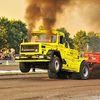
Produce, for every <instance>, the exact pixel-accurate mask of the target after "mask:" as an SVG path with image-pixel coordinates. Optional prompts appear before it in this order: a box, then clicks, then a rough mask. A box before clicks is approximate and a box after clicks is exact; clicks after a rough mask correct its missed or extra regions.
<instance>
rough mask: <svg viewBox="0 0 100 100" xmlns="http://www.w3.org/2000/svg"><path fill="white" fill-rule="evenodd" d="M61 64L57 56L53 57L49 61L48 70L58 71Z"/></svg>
mask: <svg viewBox="0 0 100 100" xmlns="http://www.w3.org/2000/svg"><path fill="white" fill-rule="evenodd" d="M60 67H61V64H60V60H59V58H58V57H53V59H52V60H51V62H50V63H49V70H50V72H52V73H58V72H59V70H60Z"/></svg>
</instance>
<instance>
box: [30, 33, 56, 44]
mask: <svg viewBox="0 0 100 100" xmlns="http://www.w3.org/2000/svg"><path fill="white" fill-rule="evenodd" d="M56 41H57V34H48V35H47V34H44V33H36V34H35V33H34V34H32V36H31V42H50V43H56Z"/></svg>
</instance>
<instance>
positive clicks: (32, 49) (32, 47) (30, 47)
mask: <svg viewBox="0 0 100 100" xmlns="http://www.w3.org/2000/svg"><path fill="white" fill-rule="evenodd" d="M21 52H22V53H23V52H39V44H34V45H21Z"/></svg>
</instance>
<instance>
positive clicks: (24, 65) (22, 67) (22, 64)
mask: <svg viewBox="0 0 100 100" xmlns="http://www.w3.org/2000/svg"><path fill="white" fill-rule="evenodd" d="M19 68H20V71H21V72H23V73H27V72H29V71H30V66H28V64H27V63H25V62H20V63H19Z"/></svg>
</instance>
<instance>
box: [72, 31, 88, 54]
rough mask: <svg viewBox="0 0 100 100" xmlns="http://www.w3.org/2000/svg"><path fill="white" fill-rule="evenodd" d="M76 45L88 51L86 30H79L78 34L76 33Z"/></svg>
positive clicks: (77, 48) (78, 48)
mask: <svg viewBox="0 0 100 100" xmlns="http://www.w3.org/2000/svg"><path fill="white" fill-rule="evenodd" d="M73 40H74V46H75V49H76V50H78V51H84V52H85V51H86V47H87V43H88V42H89V40H88V37H87V35H86V32H85V31H82V30H80V31H78V32H77V33H76V35H74V38H73Z"/></svg>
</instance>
